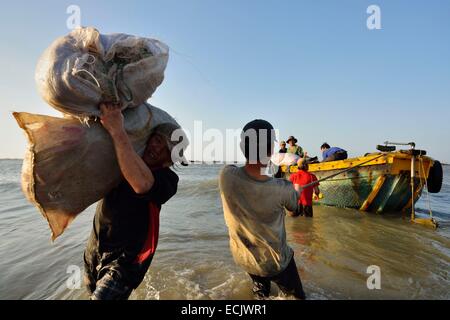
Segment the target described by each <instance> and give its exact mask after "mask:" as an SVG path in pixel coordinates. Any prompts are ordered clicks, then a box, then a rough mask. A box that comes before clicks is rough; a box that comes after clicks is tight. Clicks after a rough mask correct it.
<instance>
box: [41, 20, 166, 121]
mask: <svg viewBox="0 0 450 320" xmlns="http://www.w3.org/2000/svg"><path fill="white" fill-rule="evenodd" d="M168 59H169V48H168V47H167V45H165V44H164V43H162V42H160V41H158V40H154V39H148V38H141V37H136V36H131V35H127V34H110V35H104V34H100V33H99V31H97V30H96V29H94V28H91V27H87V28H77V29H75V30H74V31H72V32H71V33H70V34H69V35H67V36H64V37H61V38H59V39H57V40H56V41H55V42H53V43H52V44H51V46H50V47H49V48H48V49H47V50H46V51H45V52H44V54H43V55H42V57H41V58H40V60H39V62H38V65H37V68H36V74H35V80H36V84H37V87H38V91H39V93H40V95H41V96H42V98H43V99H44V100H45V101H46V102H47V103H48V104H50V105H51V106H53V107H54V108H55V109H57V110H59V111H61V112H63V113H64V114H69V115H72V116H75V117H79V118H84V119H86V118H88V117H90V116H99V115H100V110H99V108H98V105H99V104H100V103H101V102H112V103H120V104H121V105H122V107H123V109H126V108H128V107H137V106H140V105H142V104H143V103H144V102H146V101H147V100H148V99H149V98H150V97H151V96H152V94H153V93H154V92H155V90H156V89H157V88H158V86H159V85H160V84H161V83H162V82H163V80H164V71H165V69H166V66H167V62H168Z"/></svg>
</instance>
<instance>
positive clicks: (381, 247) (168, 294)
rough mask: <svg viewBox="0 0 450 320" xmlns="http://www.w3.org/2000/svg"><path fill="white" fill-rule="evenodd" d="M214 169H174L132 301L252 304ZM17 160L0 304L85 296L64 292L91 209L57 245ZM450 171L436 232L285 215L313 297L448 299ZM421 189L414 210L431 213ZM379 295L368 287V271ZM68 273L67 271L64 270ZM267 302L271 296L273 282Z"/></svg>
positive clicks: (344, 216)
mask: <svg viewBox="0 0 450 320" xmlns="http://www.w3.org/2000/svg"><path fill="white" fill-rule="evenodd" d="M220 168H221V166H220V165H214V166H207V165H192V166H189V167H187V168H181V169H179V171H178V173H179V175H180V187H179V191H178V194H177V195H176V196H175V197H174V198H173V199H172V200H170V201H169V202H168V203H167V204H166V205H165V206H164V207H163V210H162V212H161V234H160V241H159V247H158V251H157V253H156V255H155V258H154V260H153V263H152V266H151V267H150V270H149V272H148V273H147V275H146V278H145V280H144V282H143V283H142V285H141V286H140V287H139V288H138V289H137V290H136V291H135V292H134V293H133V294H132V296H131V299H230V300H231V299H251V298H252V296H251V294H250V289H251V282H250V278H249V277H248V276H247V275H246V274H245V272H243V271H242V270H241V269H240V268H239V267H237V266H236V265H235V264H234V262H233V259H232V257H231V253H230V251H229V247H228V234H227V228H226V226H225V223H224V219H223V214H222V208H221V202H220V196H219V192H218V182H217V175H218V172H219V170H220ZM20 169H21V161H20V160H0V237H1V239H2V241H1V243H0V270H1V272H0V299H86V298H87V294H86V292H85V290H84V289H83V288H82V287H81V288H80V289H77V288H75V289H68V285H67V280H68V279H71V277H72V276H73V274H72V273H70V270H69V268H70V267H71V266H78V267H79V268H82V266H83V264H82V253H83V250H84V248H85V243H86V240H87V238H88V236H89V233H90V230H91V227H92V219H93V214H94V208H93V207H91V208H89V209H88V210H86V212H84V213H83V214H81V215H80V216H79V217H78V218H77V220H76V221H75V222H74V224H73V225H71V227H70V228H69V229H68V231H66V233H65V234H64V235H63V236H62V237H61V238H60V239H58V240H57V241H56V242H55V243H53V244H52V243H51V242H50V231H49V228H48V226H47V223H46V221H45V220H44V219H43V218H42V217H41V216H40V214H39V212H38V211H37V209H36V208H35V207H34V206H32V205H31V204H29V203H28V202H27V201H26V200H25V198H24V196H23V194H22V192H21V190H20V182H19V181H20ZM449 173H450V168H449V167H444V185H443V189H442V191H441V193H439V194H434V195H430V203H431V208H432V210H433V215H434V217H435V218H436V220H438V221H439V222H440V224H441V228H439V229H438V230H436V231H434V230H430V229H427V228H425V227H423V226H419V225H413V224H411V223H409V221H408V219H407V218H405V219H403V218H402V217H401V215H399V214H389V215H375V214H367V213H361V212H359V211H356V210H349V209H337V208H331V207H320V206H319V207H315V208H314V210H315V216H314V218H313V219H307V218H303V217H300V218H290V217H288V218H286V228H287V234H288V241H289V243H290V245H291V246H292V247H293V248H294V251H295V257H296V262H297V266H298V268H299V271H300V275H301V278H302V281H303V284H304V287H305V291H306V293H307V295H308V296H309V298H312V299H449V298H450V279H449V270H450V231H449V230H450V229H449V227H450V179H449ZM426 199H427V197H426V192H424V194H423V196H422V198H421V200H420V201H419V202H418V204H417V208H418V211H419V213H422V214H423V215H425V214H426V213H427V212H428V210H427V208H428V204H427V201H426ZM372 265H375V266H378V267H379V268H380V271H381V289H380V290H369V289H368V288H367V284H366V282H367V278H368V277H369V276H370V274H368V273H367V268H368V267H369V266H372ZM68 271H69V272H68ZM272 298H273V299H278V298H279V295H278V290H277V288H276V286H274V288H273V290H272Z"/></svg>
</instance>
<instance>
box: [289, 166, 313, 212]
mask: <svg viewBox="0 0 450 320" xmlns="http://www.w3.org/2000/svg"><path fill="white" fill-rule="evenodd" d="M297 165H298V171H297V172H296V173H294V174H292V175H291V176H290V178H289V179H290V180H291V182H292V184H293V185H294V187H295V190H297V191H299V190H300V189H301V188H302V187H303V186H305V185H308V184H310V183H313V182H315V181H317V177H316V176H315V175H313V174H312V173H310V172H308V164H307V163H306V162H305V161H304V158H301V159H300V160H299V161H298V163H297ZM313 193H315V194H316V196H317V197H318V196H319V194H320V190H319V182H317V184H315V185H312V186H309V187H306V188H304V189H303V190H302V192H301V195H300V198H299V199H298V210H297V212H292V213H291V215H292V216H294V217H297V216H299V215H305V216H306V217H311V218H312V216H313V207H312V200H313Z"/></svg>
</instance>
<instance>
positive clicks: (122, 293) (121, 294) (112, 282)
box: [91, 270, 133, 300]
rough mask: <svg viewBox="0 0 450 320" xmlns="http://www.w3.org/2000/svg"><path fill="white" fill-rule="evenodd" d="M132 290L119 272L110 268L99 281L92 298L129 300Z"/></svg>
mask: <svg viewBox="0 0 450 320" xmlns="http://www.w3.org/2000/svg"><path fill="white" fill-rule="evenodd" d="M132 291H133V288H132V287H130V286H128V285H127V284H126V283H125V282H124V281H123V279H122V277H121V276H120V274H119V273H118V272H116V271H115V270H109V271H108V272H106V273H105V274H104V275H103V276H102V277H101V278H100V280H99V281H97V283H96V287H95V291H94V292H93V293H92V295H91V300H127V299H128V298H129V297H130V295H131V292H132Z"/></svg>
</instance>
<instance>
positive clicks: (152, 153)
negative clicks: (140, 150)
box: [143, 133, 172, 168]
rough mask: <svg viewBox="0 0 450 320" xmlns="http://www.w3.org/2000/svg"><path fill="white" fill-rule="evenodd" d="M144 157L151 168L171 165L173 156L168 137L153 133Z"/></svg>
mask: <svg viewBox="0 0 450 320" xmlns="http://www.w3.org/2000/svg"><path fill="white" fill-rule="evenodd" d="M143 159H144V162H145V163H146V164H147V165H148V166H149V167H150V168H152V167H170V166H171V165H172V157H171V154H170V150H169V147H168V145H167V140H166V138H165V137H163V136H161V135H159V134H157V133H156V134H153V135H152V136H151V137H150V139H149V140H148V143H147V148H146V149H145V152H144V157H143Z"/></svg>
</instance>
